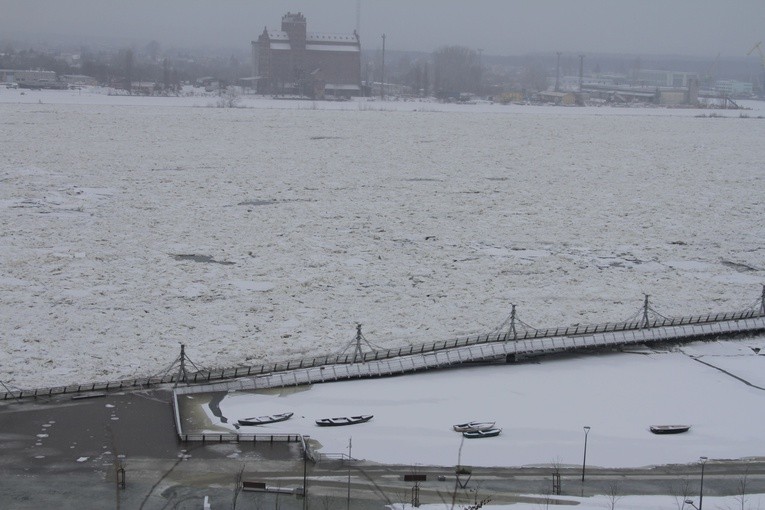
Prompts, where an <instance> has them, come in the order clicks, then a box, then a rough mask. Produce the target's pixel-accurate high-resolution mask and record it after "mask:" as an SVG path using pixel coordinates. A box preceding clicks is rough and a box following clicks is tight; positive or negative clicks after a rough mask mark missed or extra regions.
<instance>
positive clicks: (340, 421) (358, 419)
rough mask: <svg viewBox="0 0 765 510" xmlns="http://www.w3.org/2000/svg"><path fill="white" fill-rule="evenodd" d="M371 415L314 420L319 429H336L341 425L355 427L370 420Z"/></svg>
mask: <svg viewBox="0 0 765 510" xmlns="http://www.w3.org/2000/svg"><path fill="white" fill-rule="evenodd" d="M373 416H374V415H372V414H361V415H359V416H341V417H338V418H321V419H319V420H316V425H318V426H319V427H338V426H341V425H356V424H357V423H364V422H368V421H369V420H371V419H372V417H373Z"/></svg>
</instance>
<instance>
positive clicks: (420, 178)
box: [404, 177, 442, 182]
mask: <svg viewBox="0 0 765 510" xmlns="http://www.w3.org/2000/svg"><path fill="white" fill-rule="evenodd" d="M404 180H405V181H408V182H442V181H441V179H431V178H428V177H413V178H412V179H404Z"/></svg>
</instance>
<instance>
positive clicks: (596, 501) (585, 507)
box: [388, 494, 765, 510]
mask: <svg viewBox="0 0 765 510" xmlns="http://www.w3.org/2000/svg"><path fill="white" fill-rule="evenodd" d="M535 496H536V497H539V495H535ZM542 501H543V502H542V503H515V504H512V505H492V504H488V505H485V506H483V507H482V509H483V510H540V509H549V508H559V507H558V506H557V505H575V506H573V507H572V508H576V510H603V509H609V508H615V509H618V510H646V509H649V508H650V509H651V510H678V509H680V510H682V509H692V508H693V507H692V506H691V505H689V504H686V505H683V500H682V499H681V498H679V497H677V496H613V497H612V496H606V495H599V496H594V497H588V498H577V497H571V496H565V497H563V496H560V497H555V496H553V497H547V499H544V498H543V499H542ZM692 501H693V502H694V503H695V504H697V505H698V498H695V499H692ZM556 502H559V503H556ZM704 503H705V504H706V505H707V506H706V507H705V508H714V509H718V510H727V509H733V508H744V509H759V508H762V507H763V506H765V494H747V495H739V496H726V497H717V496H704ZM462 507H463V505H455V506H454V507H452V506H451V505H450V504H448V505H447V504H428V505H420V506H419V507H417V508H419V510H460V509H461V508H462ZM388 508H390V510H414V507H412V506H411V505H409V504H394V505H390V506H389V507H388ZM564 508H569V507H568V506H564Z"/></svg>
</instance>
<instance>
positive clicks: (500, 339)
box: [0, 310, 763, 400]
mask: <svg viewBox="0 0 765 510" xmlns="http://www.w3.org/2000/svg"><path fill="white" fill-rule="evenodd" d="M762 316H763V315H762V313H761V312H760V311H759V310H748V311H740V312H728V313H717V314H707V315H692V316H685V317H676V318H657V319H654V320H649V321H645V320H635V321H630V322H614V323H603V324H594V325H576V326H568V327H555V328H544V329H523V330H520V331H516V332H514V333H513V332H500V333H488V334H477V335H474V336H473V335H469V336H466V337H460V338H453V339H449V340H438V341H433V342H423V343H418V344H412V345H407V346H402V347H394V348H390V349H382V350H375V351H367V352H363V353H353V354H341V355H326V356H317V357H312V358H302V359H297V360H287V361H281V362H276V363H269V364H262V365H252V366H240V367H232V368H220V369H211V370H200V371H197V372H192V373H186V374H183V375H181V374H178V373H171V374H167V375H164V376H156V377H142V378H132V379H121V380H118V381H110V382H94V383H87V384H71V385H68V386H54V387H49V388H38V389H29V390H11V391H5V392H0V398H1V399H2V400H11V399H19V400H20V399H29V398H38V397H51V396H55V395H66V394H80V393H85V392H104V391H120V390H125V389H140V388H152V387H156V386H161V385H168V384H179V383H187V384H195V383H196V384H199V383H209V382H214V381H223V380H229V379H236V378H240V377H252V376H260V375H266V374H273V373H279V372H288V371H293V370H296V369H305V368H314V367H323V366H329V365H343V364H356V363H365V362H369V361H378V360H385V359H391V358H399V357H404V356H411V355H414V354H427V353H434V352H438V351H443V350H449V349H455V348H459V347H468V346H471V345H480V344H489V343H510V342H513V343H515V342H522V341H528V340H535V339H543V338H558V337H577V336H582V335H594V334H599V333H614V332H626V331H640V330H651V329H655V328H666V327H674V326H687V325H699V324H714V323H719V322H728V321H738V320H744V319H751V318H755V317H762Z"/></svg>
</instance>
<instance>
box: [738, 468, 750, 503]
mask: <svg viewBox="0 0 765 510" xmlns="http://www.w3.org/2000/svg"><path fill="white" fill-rule="evenodd" d="M748 483H749V467H747V468H746V471H744V474H743V475H741V476H740V477H739V479H738V484H737V485H736V488H737V489H738V490H737V491H736V497H735V498H734V501H735V502H736V505H735V507H734V508H736V510H747V503H748V502H749V496H747V493H746V490H747V485H748Z"/></svg>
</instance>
